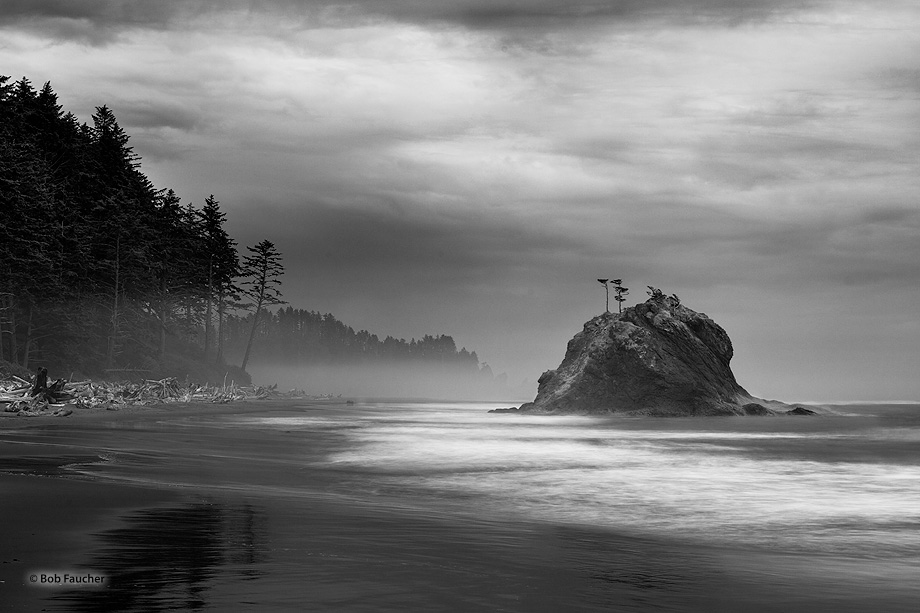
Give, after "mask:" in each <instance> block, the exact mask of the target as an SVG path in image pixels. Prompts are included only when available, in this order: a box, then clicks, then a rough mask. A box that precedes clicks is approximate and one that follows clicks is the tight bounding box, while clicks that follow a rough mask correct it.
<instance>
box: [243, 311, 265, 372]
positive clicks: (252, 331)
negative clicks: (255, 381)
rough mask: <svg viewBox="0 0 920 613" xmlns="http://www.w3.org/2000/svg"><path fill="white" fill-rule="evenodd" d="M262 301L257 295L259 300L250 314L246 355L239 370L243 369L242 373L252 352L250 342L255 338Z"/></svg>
mask: <svg viewBox="0 0 920 613" xmlns="http://www.w3.org/2000/svg"><path fill="white" fill-rule="evenodd" d="M262 301H263V295H262V294H260V295H259V300H258V302H257V303H256V310H255V312H254V313H253V314H252V328H251V329H250V330H249V341H248V342H247V343H246V353H244V354H243V364H242V365H241V366H240V368H242V369H243V372H245V371H246V365H247V364H249V353H250V352H251V351H252V340H253V339H254V338H255V337H256V326H258V325H259V313H261V312H262Z"/></svg>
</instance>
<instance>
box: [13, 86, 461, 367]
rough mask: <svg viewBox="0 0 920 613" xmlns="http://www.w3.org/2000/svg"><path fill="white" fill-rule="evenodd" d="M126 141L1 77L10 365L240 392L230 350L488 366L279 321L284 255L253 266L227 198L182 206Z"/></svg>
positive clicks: (266, 249)
mask: <svg viewBox="0 0 920 613" xmlns="http://www.w3.org/2000/svg"><path fill="white" fill-rule="evenodd" d="M128 140H129V136H128V135H127V134H126V133H125V131H124V130H123V129H122V128H121V127H120V126H119V125H118V122H117V120H116V118H115V115H114V114H113V112H112V110H111V109H109V108H108V107H106V106H100V107H96V112H95V114H93V116H92V123H91V124H86V123H81V122H79V121H78V120H77V118H76V117H75V116H74V115H73V114H72V113H70V112H64V111H63V110H62V107H61V105H59V104H58V101H57V95H56V94H55V92H54V91H53V89H52V88H51V86H50V84H49V83H46V84H45V85H44V86H43V87H41V88H40V89H36V88H35V87H33V85H32V84H31V83H30V82H29V80H28V79H26V78H22V79H20V80H19V81H16V82H12V81H11V80H10V78H9V77H3V76H0V212H2V214H0V361H6V362H9V363H12V364H15V365H19V366H21V367H23V368H26V369H34V368H35V367H36V366H39V365H41V366H46V367H48V368H49V369H52V370H55V371H58V372H60V371H66V372H68V373H69V372H70V371H72V370H75V371H77V372H78V373H80V374H84V375H90V376H96V375H108V376H113V377H119V376H121V375H124V374H125V373H129V372H132V371H137V372H138V373H157V374H162V375H174V376H181V375H183V374H192V375H193V376H198V377H208V376H211V375H213V374H214V373H215V372H221V373H227V372H228V370H229V372H230V374H231V375H233V377H234V378H235V379H236V380H237V381H241V380H245V379H246V375H244V374H243V372H242V370H241V369H236V370H234V369H233V368H229V369H228V368H227V367H226V366H225V365H226V363H227V361H228V359H229V358H228V352H232V357H233V358H234V360H239V361H240V362H242V364H243V368H245V366H246V362H247V361H248V360H249V355H250V354H252V355H253V356H255V357H256V358H259V359H263V358H272V359H274V358H278V359H285V360H290V361H292V362H296V363H302V362H317V361H319V362H342V361H345V362H348V361H354V360H367V359H371V360H374V359H382V360H387V359H389V358H394V359H395V358H396V357H397V356H398V357H400V358H403V357H404V358H410V359H424V360H438V361H444V360H447V361H449V362H452V363H455V364H457V365H459V366H462V367H463V368H469V369H473V368H475V369H477V370H478V368H479V365H478V359H477V358H476V356H475V354H471V353H467V352H466V350H461V351H457V350H456V347H455V346H454V343H453V339H451V338H450V337H444V336H439V337H427V336H426V337H425V338H424V339H422V340H421V341H414V340H413V341H411V342H409V343H407V342H406V341H404V340H395V339H391V338H387V339H385V340H383V341H379V340H378V339H377V337H376V336H374V335H372V334H369V333H368V332H366V331H360V332H355V331H354V330H352V329H351V328H349V327H348V326H345V325H344V324H343V323H342V322H339V321H338V320H336V319H335V318H334V317H333V316H332V315H329V314H327V315H322V316H320V315H319V314H318V313H312V312H307V311H302V310H294V309H292V308H290V307H289V308H286V309H281V310H279V311H278V312H276V313H271V312H269V311H268V309H267V307H269V306H272V305H278V304H282V303H283V301H282V300H281V292H280V289H279V280H278V277H279V276H280V274H281V273H282V272H283V266H282V265H281V258H280V254H279V253H278V252H277V250H275V249H274V245H272V244H271V243H270V242H269V241H262V242H261V243H259V244H257V245H255V246H254V247H247V249H248V251H249V254H247V255H245V256H243V257H242V258H241V257H240V254H239V253H238V250H237V243H236V241H235V240H234V239H233V238H232V237H231V236H230V235H229V234H228V233H227V231H226V230H225V224H226V215H225V213H224V212H223V211H222V210H221V208H220V203H219V202H218V200H217V199H215V198H214V197H213V196H211V197H210V198H207V199H206V200H205V202H203V203H201V204H200V206H195V205H193V204H190V203H186V204H183V203H182V202H181V201H180V199H179V197H178V196H177V195H176V194H175V192H173V190H171V189H158V188H156V187H155V186H154V185H153V184H152V183H151V181H150V180H149V179H148V178H147V177H146V176H145V175H144V173H143V172H142V171H141V168H140V157H139V156H138V155H136V154H135V153H134V152H133V150H132V148H131V147H130V146H129V145H128ZM254 318H255V321H254ZM237 363H239V362H237ZM205 364H206V365H209V366H208V367H205V368H204V369H202V368H200V366H201V365H205ZM209 369H210V370H209Z"/></svg>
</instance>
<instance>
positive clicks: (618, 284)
mask: <svg viewBox="0 0 920 613" xmlns="http://www.w3.org/2000/svg"><path fill="white" fill-rule="evenodd" d="M612 283H613V285H614V288H613V291H615V292H616V294H617V295H616V296H615V297H614V300H616V301H617V303H618V304H617V307H618V312H620V313H622V312H623V303H624V302H626V295H627V294H629V288H628V287H623V280H622V279H614V280H613V281H612Z"/></svg>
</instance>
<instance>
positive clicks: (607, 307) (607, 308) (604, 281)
mask: <svg viewBox="0 0 920 613" xmlns="http://www.w3.org/2000/svg"><path fill="white" fill-rule="evenodd" d="M607 281H609V279H598V280H597V282H598V283H600V284H601V285H603V286H604V294H605V295H606V300H607V301H606V302H605V303H604V312H605V313H609V312H610V289H609V287H608V285H607Z"/></svg>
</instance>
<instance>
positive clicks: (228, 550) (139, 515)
mask: <svg viewBox="0 0 920 613" xmlns="http://www.w3.org/2000/svg"><path fill="white" fill-rule="evenodd" d="M123 519H124V521H125V523H126V525H125V526H124V527H121V528H116V529H113V530H108V531H106V532H102V533H100V534H98V535H97V538H98V541H99V548H98V549H97V550H96V551H95V552H94V553H93V554H92V555H91V557H90V559H89V562H88V563H87V564H86V568H89V569H92V570H93V571H94V572H98V573H101V574H104V575H105V576H106V577H107V579H106V583H105V587H104V588H101V589H82V590H71V591H67V592H63V593H58V594H56V595H54V596H52V600H54V601H55V602H57V603H60V604H62V605H64V606H65V609H66V610H70V611H175V610H199V609H203V608H206V607H207V606H208V605H209V604H210V603H209V601H208V592H209V590H211V589H212V587H213V585H214V582H215V579H216V578H218V577H220V578H224V579H227V580H230V581H233V580H249V579H255V578H257V577H258V576H259V575H260V574H261V573H260V571H259V565H260V563H261V562H262V561H263V560H264V558H265V552H266V546H265V542H266V538H265V532H264V515H263V513H262V512H261V511H259V510H257V509H254V508H253V507H251V506H249V505H235V506H227V505H220V504H211V503H199V504H190V505H185V506H181V507H171V508H155V509H146V510H143V511H139V512H135V513H132V514H130V515H127V516H126V517H124V518H123Z"/></svg>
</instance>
